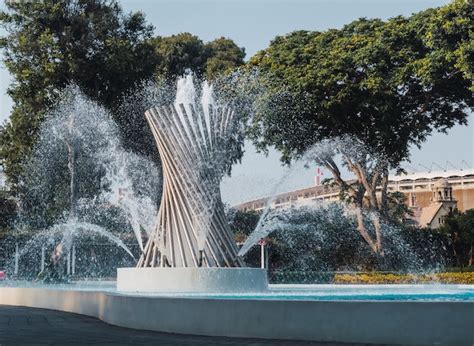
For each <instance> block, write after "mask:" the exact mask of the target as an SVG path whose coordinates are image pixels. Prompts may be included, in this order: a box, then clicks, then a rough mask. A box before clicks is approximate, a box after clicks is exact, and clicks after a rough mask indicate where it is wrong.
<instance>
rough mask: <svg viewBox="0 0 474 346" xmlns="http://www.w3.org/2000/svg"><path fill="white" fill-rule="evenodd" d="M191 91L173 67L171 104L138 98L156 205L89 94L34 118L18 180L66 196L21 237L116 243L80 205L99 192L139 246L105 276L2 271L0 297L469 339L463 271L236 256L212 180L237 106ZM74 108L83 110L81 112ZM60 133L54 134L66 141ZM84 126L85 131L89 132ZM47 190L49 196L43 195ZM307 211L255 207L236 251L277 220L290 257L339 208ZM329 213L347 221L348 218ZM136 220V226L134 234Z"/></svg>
mask: <svg viewBox="0 0 474 346" xmlns="http://www.w3.org/2000/svg"><path fill="white" fill-rule="evenodd" d="M196 94H198V93H196V92H195V89H194V85H193V81H192V78H191V77H189V76H188V77H186V78H183V79H180V80H179V82H178V91H177V95H176V102H175V103H174V104H170V102H169V100H168V102H166V103H165V102H155V104H158V106H154V107H152V108H150V109H149V110H148V111H147V112H146V120H147V121H148V124H149V126H150V128H151V130H152V133H153V136H154V139H155V141H156V145H157V147H158V151H159V153H160V157H161V160H162V167H163V193H162V195H161V204H160V208H159V210H158V211H157V212H155V210H154V208H153V206H154V204H155V203H154V202H152V198H151V196H154V195H158V194H159V193H158V192H157V191H158V190H159V189H158V188H157V187H158V185H161V184H158V182H159V179H157V177H158V169H157V167H156V166H155V165H153V164H151V163H150V162H149V161H148V160H141V159H139V158H138V157H137V156H136V155H134V154H132V153H130V152H126V151H124V150H123V148H122V147H121V145H120V141H118V140H117V136H116V132H115V131H114V130H113V129H114V126H110V125H111V122H110V119H109V117H108V116H105V115H107V113H106V112H105V111H104V110H103V109H102V108H100V107H98V106H97V105H92V107H91V104H88V105H87V106H86V107H82V106H84V105H85V103H87V102H84V100H83V99H82V101H81V99H80V100H79V102H78V103H74V104H75V105H76V106H74V107H73V108H72V109H73V110H74V111H75V112H76V113H77V114H80V115H81V116H78V117H75V118H74V121H73V122H68V121H66V122H64V121H63V120H70V119H71V118H67V117H66V118H62V117H59V119H60V120H61V121H59V122H55V121H53V125H54V124H59V125H60V126H59V127H56V126H49V127H48V126H46V127H47V128H50V129H52V130H53V131H49V132H48V131H46V132H45V133H43V137H45V138H47V139H48V138H49V139H51V138H52V139H54V140H47V141H46V142H45V143H46V145H45V147H44V148H43V147H41V145H40V149H41V150H39V152H40V153H41V155H39V156H38V157H37V158H36V160H35V161H34V165H32V166H31V168H32V169H31V170H29V171H28V172H31V179H30V180H31V182H30V184H31V186H33V187H35V188H36V187H37V186H40V185H41V184H40V183H41V182H43V181H47V182H48V183H47V184H46V185H47V186H48V188H46V189H44V190H41V189H35V188H34V189H32V192H31V193H30V195H28V197H29V199H28V200H29V201H33V202H36V201H37V199H38V198H39V197H41V198H43V195H44V196H46V197H44V198H49V199H53V198H55V197H57V196H61V192H64V191H66V192H64V193H63V195H67V198H66V200H69V204H67V206H68V207H71V208H66V209H67V210H68V212H66V215H64V216H63V217H58V219H55V220H53V221H54V222H52V225H47V226H44V227H42V228H41V229H45V230H44V231H41V232H38V233H37V234H36V235H35V236H34V237H32V239H31V241H30V242H29V243H28V244H27V246H25V248H24V251H28V249H30V248H33V247H34V246H38V245H43V244H46V245H51V244H52V242H54V244H57V238H58V237H59V239H60V240H61V241H60V244H63V245H62V247H61V248H58V249H57V250H58V251H64V249H63V248H68V247H69V248H70V247H71V244H72V243H73V241H74V239H75V237H76V236H80V235H82V234H84V235H87V236H89V235H96V234H97V235H100V236H105V237H107V238H108V239H109V240H110V241H111V242H113V243H115V244H116V245H118V246H119V247H120V249H123V250H124V251H123V250H120V251H121V252H123V253H126V252H127V247H126V245H125V244H124V243H123V242H122V241H121V240H120V239H119V238H118V237H116V236H113V234H111V233H110V232H109V231H107V230H105V229H104V228H102V227H100V226H99V225H98V222H96V221H97V220H95V218H94V217H92V216H91V217H85V216H87V215H89V214H91V215H93V214H94V213H92V211H97V210H102V209H104V206H107V208H109V207H117V208H119V209H120V210H121V212H123V213H124V215H125V218H126V220H127V221H128V224H127V227H126V228H127V229H130V233H132V232H133V233H134V234H135V237H136V238H137V239H136V240H137V248H138V249H139V254H140V257H139V259H138V263H137V266H136V267H135V268H119V269H118V277H117V282H116V283H115V282H114V281H105V282H99V281H86V282H84V281H69V282H67V283H59V282H56V283H54V284H50V283H49V282H45V281H43V282H34V281H33V282H32V281H29V282H28V281H18V280H6V281H2V283H1V284H0V304H7V305H18V306H30V307H37V308H46V309H55V310H62V311H69V312H74V313H79V314H84V315H88V316H94V317H97V318H99V319H101V320H103V321H105V322H107V323H110V324H113V325H117V326H123V327H128V328H136V329H145V330H153V331H160V332H167V333H182V334H193V335H209V336H226V337H251V338H265V339H286V340H290V341H289V343H291V340H307V341H318V342H331V343H338V342H339V343H370V344H380V343H384V344H451V345H461V344H466V345H467V344H472V343H473V342H474V337H473V334H472V332H471V330H472V325H473V323H474V315H473V314H472V309H473V304H474V288H473V287H472V285H441V284H436V283H432V284H429V285H390V286H388V285H333V284H317V285H314V284H301V282H299V283H298V284H270V285H268V284H267V278H266V272H265V270H264V269H256V268H246V267H244V263H243V261H242V258H241V257H239V251H238V249H237V246H236V244H235V243H234V240H233V238H232V234H231V233H230V230H229V226H228V224H227V222H226V220H225V215H224V211H223V203H222V201H221V197H220V191H219V183H220V181H221V178H222V176H223V175H224V173H225V172H227V170H228V167H229V156H230V155H229V152H230V151H231V149H232V148H229V147H230V146H232V138H233V137H232V136H235V133H236V132H238V128H237V126H238V121H237V120H238V119H237V116H238V113H236V112H237V111H238V110H239V109H236V111H235V112H234V110H233V109H232V108H233V107H228V106H224V105H220V104H217V103H216V102H215V101H214V100H213V97H212V88H211V87H210V86H209V85H207V84H206V83H204V87H203V90H202V92H201V93H200V95H201V96H202V100H201V102H200V103H199V102H196ZM148 108H149V107H148ZM66 114H70V113H67V112H66ZM91 117H93V118H91ZM97 117H98V118H97ZM53 119H54V117H53ZM93 119H95V120H93ZM81 120H84V122H83V123H82V124H81V123H79V121H81ZM97 120H98V121H97ZM64 124H71V127H69V128H68V127H67V126H63V125H64ZM87 124H89V125H88V126H86V127H82V125H87ZM49 125H51V124H49ZM79 129H81V131H79ZM64 131H65V132H64ZM79 133H80V134H81V135H80V136H79V137H77V135H78V134H79ZM63 134H66V135H67V136H66V138H67V139H68V141H67V142H65V141H64V136H63ZM58 135H59V136H58ZM83 136H85V137H83ZM72 137H74V138H76V139H77V138H79V139H80V138H85V139H87V140H84V141H83V142H80V143H83V144H81V145H84V146H85V147H84V148H85V149H87V150H85V151H84V150H82V151H81V152H82V153H83V154H82V155H75V154H74V152H76V153H77V151H76V150H77V148H78V147H75V146H77V145H79V144H78V143H79V142H76V141H74V140H73V138H72ZM58 138H59V140H58ZM91 138H92V139H95V140H97V142H98V144H97V143H96V144H97V145H96V144H94V145H92V144H91V143H93V142H94V141H91V140H89V139H91ZM65 143H69V146H70V147H71V150H69V153H70V155H69V156H67V155H65V153H67V150H64V149H65V148H64V145H65ZM94 143H95V142H94ZM66 146H67V145H66ZM59 147H60V148H62V151H61V155H62V156H61V159H62V161H61V162H62V166H60V167H61V169H59V168H58V169H53V170H52V169H51V168H50V167H57V166H55V165H54V164H53V163H54V162H53V160H54V159H55V155H52V153H51V150H49V149H48V148H52V151H58V148H59ZM84 148H83V149H84ZM85 156H90V158H91V160H90V162H89V161H87V162H86V161H84V159H85ZM65 158H66V159H67V158H69V160H68V163H69V168H68V166H67V163H66V164H65V162H63V161H65ZM36 166H41V167H47V168H48V169H47V170H46V171H45V172H42V171H41V172H39V173H38V172H35V171H34V168H35V167H36ZM83 166H84V167H83ZM97 167H100V170H101V172H102V173H103V175H102V179H101V180H102V181H101V183H102V184H100V185H101V189H100V193H99V194H98V195H95V196H93V197H91V196H85V197H84V196H83V197H80V196H78V195H77V191H83V190H81V188H78V187H79V186H80V184H81V183H84V182H85V183H86V185H87V186H89V185H92V183H91V180H90V179H89V177H88V176H87V175H86V176H84V173H83V171H86V172H87V171H88V170H90V169H97ZM130 171H132V172H133V174H130ZM57 172H69V174H68V176H69V175H70V176H71V177H77V179H76V178H74V179H71V180H70V181H68V184H65V185H67V186H60V185H58V186H57V187H56V185H55V184H54V183H55V180H54V178H55V177H56V176H55V174H56V173H57ZM33 173H34V174H33ZM76 174H77V175H76ZM151 176H153V179H150V178H151ZM50 180H51V183H50ZM66 180H67V179H66ZM134 180H138V181H140V182H142V183H143V182H144V181H146V183H143V184H142V185H141V186H142V187H141V190H142V191H141V193H138V192H139V191H135V185H136V184H134V183H133V181H134ZM69 183H71V184H69ZM51 187H54V189H53V188H51ZM60 189H63V190H64V191H59V190H60ZM152 190H153V192H152ZM51 191H53V192H54V193H55V194H56V196H55V195H54V194H53V195H49V194H48V192H51ZM124 191H125V192H124ZM38 196H39V197H38ZM74 196H75V197H74ZM38 205H39V208H37V209H34V208H31V209H30V213H31V214H34V213H35V212H38V217H37V218H36V219H38V220H40V221H42V219H41V218H42V216H43V215H44V214H42V211H43V209H44V208H43V207H44V206H43V205H41V203H38ZM35 206H36V205H33V207H35ZM309 212H310V213H309V214H308V210H292V211H291V210H290V211H287V212H281V213H278V212H277V211H274V210H270V209H267V210H266V212H265V213H264V215H263V217H262V218H261V220H260V222H259V225H258V227H257V229H256V230H255V232H254V233H253V234H252V235H251V236H250V237H249V238H248V239H249V240H248V242H247V243H246V245H245V246H244V247H243V248H242V249H240V253H241V254H244V253H245V252H246V251H247V250H248V249H249V248H250V246H252V243H254V242H255V241H257V240H258V239H259V238H261V237H264V236H266V235H267V234H268V232H272V231H274V230H275V229H278V228H281V226H282V225H284V226H285V228H286V229H288V230H290V231H291V232H293V233H298V237H297V240H296V241H295V243H294V244H293V246H294V248H293V250H294V253H296V256H297V257H299V258H301V257H303V256H302V250H301V248H302V247H301V244H302V243H303V242H307V243H305V244H304V245H316V246H318V245H319V244H324V243H326V241H327V238H326V237H325V232H324V229H323V228H324V225H325V224H324V223H323V222H321V220H327V221H331V222H332V221H333V220H336V221H337V222H341V218H340V215H341V214H343V213H350V210H345V211H344V210H340V209H338V208H334V206H329V205H327V206H323V208H322V209H319V210H317V212H315V210H309ZM299 213H301V214H299ZM30 216H31V215H30ZM308 217H309V218H310V219H311V220H313V221H314V220H316V221H315V222H317V223H318V224H319V226H318V227H319V228H317V229H316V231H315V230H314V229H310V227H307V226H308V225H309V224H306V223H304V220H306V219H307V218H308ZM32 219H33V220H36V219H35V218H33V217H32ZM150 220H154V224H153V221H150ZM301 220H303V221H301ZM342 221H344V220H342ZM321 224H323V225H321ZM327 224H328V223H326V225H327ZM341 224H343V225H348V226H347V228H350V223H349V224H348V223H346V222H342V223H341ZM124 228H125V227H124ZM339 228H340V227H339ZM310 231H311V232H313V233H312V234H313V235H314V236H315V237H316V238H317V239H313V244H308V243H310V242H311V239H308V238H306V239H305V237H304V236H305V234H304V232H310ZM349 231H350V230H349ZM349 231H348V232H349ZM143 233H145V234H146V237H144V238H146V239H147V241H146V243H144V245H143V244H142V243H141V239H142V236H143ZM288 233H290V232H288ZM302 233H303V236H302ZM335 236H336V237H340V236H341V234H340V233H336V234H335ZM50 239H53V240H50ZM351 239H354V238H351ZM328 246H330V244H329V245H328ZM132 254H133V253H132ZM127 256H128V255H127ZM403 256H404V257H408V256H406V255H405V254H403ZM107 260H109V261H111V260H112V258H110V257H109V258H107ZM301 263H302V262H300V261H299V260H295V261H294V264H295V266H296V267H298V268H301V267H303V266H302V265H301ZM313 268H314V265H313ZM318 269H319V268H318ZM446 316H449V318H446Z"/></svg>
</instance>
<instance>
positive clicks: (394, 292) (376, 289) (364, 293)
mask: <svg viewBox="0 0 474 346" xmlns="http://www.w3.org/2000/svg"><path fill="white" fill-rule="evenodd" d="M2 286H8V287H32V288H34V287H43V288H51V289H60V290H76V291H77V290H80V291H95V292H97V291H101V292H109V293H113V294H120V295H129V296H150V297H181V298H190V299H192V298H201V299H202V298H207V299H258V300H302V301H305V300H306V301H307V300H319V301H338V300H339V301H348V300H354V301H360V300H363V301H369V300H370V301H464V302H465V301H472V302H474V285H446V284H423V285H269V290H268V291H267V292H258V293H252V292H249V293H242V294H235V293H232V294H226V293H156V294H145V293H129V292H126V293H125V292H118V291H117V289H116V284H115V282H114V281H107V282H100V281H90V282H72V283H69V284H60V285H51V284H50V285H45V284H39V283H34V282H27V281H3V282H0V287H2Z"/></svg>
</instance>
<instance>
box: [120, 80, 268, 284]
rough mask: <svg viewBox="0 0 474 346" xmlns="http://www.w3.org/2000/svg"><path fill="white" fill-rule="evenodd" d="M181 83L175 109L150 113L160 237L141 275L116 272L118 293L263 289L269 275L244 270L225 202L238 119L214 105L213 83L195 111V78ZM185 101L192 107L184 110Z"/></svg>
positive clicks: (147, 251)
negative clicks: (159, 173) (159, 189)
mask: <svg viewBox="0 0 474 346" xmlns="http://www.w3.org/2000/svg"><path fill="white" fill-rule="evenodd" d="M179 83H183V85H179V84H178V92H177V98H176V100H177V101H176V104H174V105H169V106H161V107H153V108H151V109H150V110H148V111H147V112H146V113H145V115H146V119H147V121H148V124H149V125H150V127H151V129H152V132H153V136H154V138H155V141H156V144H157V147H158V150H159V152H160V157H161V160H162V165H163V176H164V179H163V195H162V199H161V204H160V209H159V211H158V217H157V220H156V228H155V232H154V233H153V234H152V235H151V236H150V237H149V239H148V242H147V244H146V246H145V248H144V250H143V253H142V255H141V257H140V260H139V261H138V264H137V268H119V269H118V273H117V289H118V290H119V291H138V292H246V291H247V292H248V291H255V292H257V291H262V290H265V289H266V288H267V279H266V272H265V270H264V269H257V268H242V266H243V261H242V259H241V258H240V257H239V256H238V255H237V253H238V249H237V246H236V244H235V241H234V239H233V236H232V234H231V232H230V229H229V226H228V223H227V221H226V216H225V214H224V208H223V204H222V201H221V196H220V190H219V184H220V181H221V179H222V176H223V175H224V168H225V165H226V152H227V147H228V139H229V137H230V136H231V134H232V133H233V131H234V128H235V126H236V123H235V117H234V114H235V113H234V111H233V110H232V109H230V108H228V107H225V106H213V102H212V96H210V95H211V94H212V90H211V89H210V88H209V87H208V86H207V84H205V87H204V91H203V97H202V102H201V104H199V105H196V104H195V103H194V98H195V97H194V84H193V80H192V76H191V75H188V76H187V77H186V78H185V79H182V80H180V81H179ZM187 95H190V97H187ZM180 98H184V99H185V101H188V103H179V100H180ZM186 99H187V100H186Z"/></svg>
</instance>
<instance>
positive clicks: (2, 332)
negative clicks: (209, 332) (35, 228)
mask: <svg viewBox="0 0 474 346" xmlns="http://www.w3.org/2000/svg"><path fill="white" fill-rule="evenodd" d="M19 344H35V345H65V344H67V345H252V346H257V345H295V346H297V345H329V344H316V343H309V342H295V341H275V340H262V339H240V338H239V339H238V338H225V337H204V336H194V335H179V334H168V333H158V332H150V331H143V330H135V329H128V328H121V327H116V326H112V325H109V324H107V323H105V322H102V321H100V320H98V319H96V318H93V317H88V316H83V315H77V314H72V313H67V312H62V311H53V310H45V309H34V308H27V307H16V306H6V305H0V345H1V346H5V345H19ZM331 345H335V344H331Z"/></svg>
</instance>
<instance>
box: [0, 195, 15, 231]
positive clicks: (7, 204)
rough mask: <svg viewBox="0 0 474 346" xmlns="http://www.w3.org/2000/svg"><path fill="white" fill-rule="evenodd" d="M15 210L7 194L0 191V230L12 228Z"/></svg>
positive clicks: (12, 201)
mask: <svg viewBox="0 0 474 346" xmlns="http://www.w3.org/2000/svg"><path fill="white" fill-rule="evenodd" d="M16 209H17V207H16V203H15V201H14V200H13V199H11V198H10V197H9V196H8V194H7V193H5V192H3V191H0V229H5V228H9V227H12V226H13V222H14V220H15V217H16Z"/></svg>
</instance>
